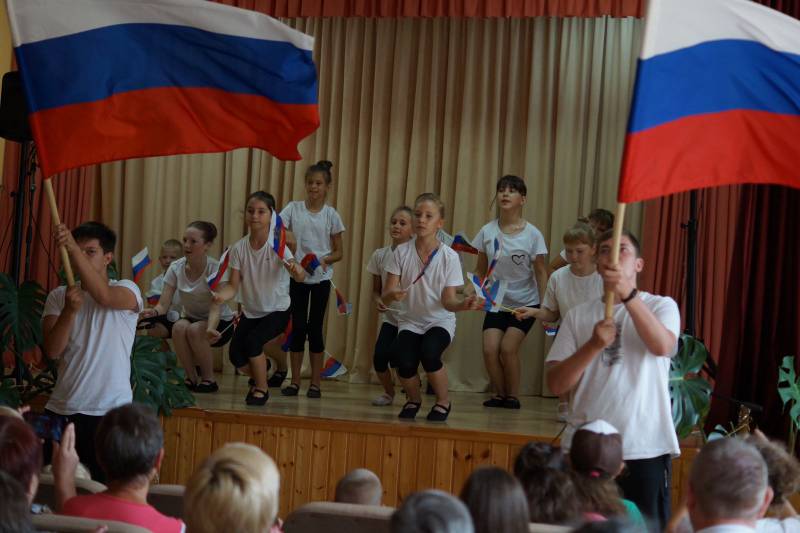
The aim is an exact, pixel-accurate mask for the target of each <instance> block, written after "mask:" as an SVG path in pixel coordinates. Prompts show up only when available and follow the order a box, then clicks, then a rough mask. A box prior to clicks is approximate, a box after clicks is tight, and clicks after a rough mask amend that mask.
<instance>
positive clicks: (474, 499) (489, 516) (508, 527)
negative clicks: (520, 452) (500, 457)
mask: <svg viewBox="0 0 800 533" xmlns="http://www.w3.org/2000/svg"><path fill="white" fill-rule="evenodd" d="M459 497H460V498H461V501H463V502H464V503H465V504H466V506H467V508H468V509H469V514H470V515H472V523H473V525H474V526H475V533H492V532H495V531H503V532H506V533H528V520H529V515H530V511H529V510H528V498H527V496H526V495H525V491H523V490H522V486H521V485H520V484H519V481H517V480H516V479H515V478H514V476H512V475H511V474H509V473H508V472H506V471H505V470H503V469H501V468H497V467H494V466H492V467H483V468H478V469H476V470H475V471H473V472H472V474H471V475H470V476H469V477H468V478H467V481H466V483H464V487H463V488H462V489H461V494H460V496H459Z"/></svg>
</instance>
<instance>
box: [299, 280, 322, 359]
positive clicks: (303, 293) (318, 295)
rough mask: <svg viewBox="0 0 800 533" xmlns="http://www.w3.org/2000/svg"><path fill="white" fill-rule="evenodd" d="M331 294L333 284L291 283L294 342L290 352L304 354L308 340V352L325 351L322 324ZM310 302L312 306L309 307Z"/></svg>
mask: <svg viewBox="0 0 800 533" xmlns="http://www.w3.org/2000/svg"><path fill="white" fill-rule="evenodd" d="M330 294H331V282H330V281H328V280H325V281H320V282H319V283H314V284H309V283H298V282H296V281H295V280H290V282H289V297H290V298H291V299H292V342H291V343H290V345H289V350H290V351H292V352H302V351H303V350H305V344H306V338H308V351H309V352H311V353H322V352H324V351H325V340H324V339H323V337H322V322H323V321H324V320H325V311H326V310H327V308H328V297H329V296H330ZM309 301H310V302H311V305H310V306H309Z"/></svg>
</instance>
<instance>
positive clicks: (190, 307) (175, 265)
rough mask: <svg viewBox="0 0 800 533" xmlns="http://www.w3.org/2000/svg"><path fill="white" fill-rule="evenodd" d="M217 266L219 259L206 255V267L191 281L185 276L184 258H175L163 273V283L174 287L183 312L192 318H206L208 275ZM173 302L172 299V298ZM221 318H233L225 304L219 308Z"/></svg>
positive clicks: (209, 294)
mask: <svg viewBox="0 0 800 533" xmlns="http://www.w3.org/2000/svg"><path fill="white" fill-rule="evenodd" d="M218 268H219V261H217V260H216V259H214V258H213V257H210V256H208V257H206V269H205V270H204V271H203V274H202V275H201V276H200V277H198V278H197V279H196V280H194V281H191V280H189V278H188V277H186V258H185V257H181V258H180V259H176V260H175V261H173V262H172V264H171V265H169V269H167V273H166V274H164V283H165V284H166V285H169V286H170V287H173V288H175V293H176V294H178V295H179V296H180V302H181V306H182V307H183V313H184V314H185V315H186V317H187V318H191V319H193V320H208V310H209V308H210V307H211V289H209V288H208V277H209V276H211V275H212V274H214V273H215V272H216V271H217V269H218ZM173 302H174V300H173ZM219 317H220V319H221V320H233V311H231V308H230V307H228V306H227V305H226V304H223V305H221V306H220V308H219Z"/></svg>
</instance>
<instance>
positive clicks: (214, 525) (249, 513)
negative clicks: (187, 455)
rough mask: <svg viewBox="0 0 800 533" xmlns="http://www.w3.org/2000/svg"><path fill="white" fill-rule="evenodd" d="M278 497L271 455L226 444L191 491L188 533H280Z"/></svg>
mask: <svg viewBox="0 0 800 533" xmlns="http://www.w3.org/2000/svg"><path fill="white" fill-rule="evenodd" d="M279 493H280V474H279V473H278V467H277V466H276V465H275V462H274V461H273V460H272V458H270V456H269V455H267V454H265V453H264V452H263V451H261V449H259V448H257V447H255V446H252V445H250V444H244V443H232V444H226V445H225V446H223V447H222V448H220V449H218V450H216V451H215V452H213V453H212V454H211V455H209V456H208V458H207V459H206V460H205V461H203V464H201V465H200V467H199V468H198V469H197V470H195V472H194V475H193V476H192V478H191V479H190V480H189V483H187V485H186V493H185V495H184V509H185V510H186V513H185V514H186V526H187V531H189V532H190V533H218V532H219V531H231V532H234V531H253V532H256V531H264V532H269V533H280V527H279V526H278V525H276V519H277V516H278V495H279Z"/></svg>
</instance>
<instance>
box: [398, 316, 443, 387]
mask: <svg viewBox="0 0 800 533" xmlns="http://www.w3.org/2000/svg"><path fill="white" fill-rule="evenodd" d="M449 345H450V334H449V333H447V330H446V329H444V328H440V327H435V328H431V329H429V330H428V331H426V332H425V333H422V334H420V333H414V332H413V331H408V330H403V331H401V332H400V333H399V334H398V335H397V339H395V341H394V343H393V344H392V366H393V367H394V368H396V369H397V374H398V375H399V376H400V377H401V378H403V379H411V378H413V377H414V376H416V375H417V368H418V367H419V365H420V363H422V368H423V369H425V372H429V373H430V372H436V371H438V370H440V369H441V368H442V367H443V366H444V364H443V363H442V354H443V353H444V351H445V350H446V349H447V347H448V346H449Z"/></svg>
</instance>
